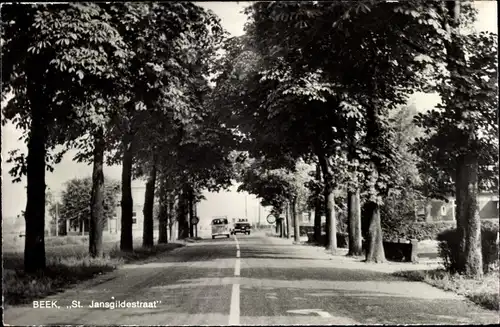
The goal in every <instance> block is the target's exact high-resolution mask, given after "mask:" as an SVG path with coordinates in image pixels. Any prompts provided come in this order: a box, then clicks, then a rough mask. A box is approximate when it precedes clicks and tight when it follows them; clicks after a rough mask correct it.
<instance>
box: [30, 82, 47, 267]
mask: <svg viewBox="0 0 500 327" xmlns="http://www.w3.org/2000/svg"><path fill="white" fill-rule="evenodd" d="M30 89H31V87H30ZM30 99H35V98H34V97H32V96H31V95H30ZM44 111H45V110H43V108H41V107H37V108H32V109H31V112H32V114H31V126H30V135H29V139H28V157H27V159H26V161H27V162H26V163H27V171H26V177H27V199H26V210H25V214H24V218H25V220H26V233H25V243H24V271H25V272H26V273H32V272H35V271H38V270H42V269H45V266H46V262H45V187H46V186H45V155H46V148H45V143H46V141H47V135H46V130H45V128H46V127H45V124H44Z"/></svg>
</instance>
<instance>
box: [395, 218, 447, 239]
mask: <svg viewBox="0 0 500 327" xmlns="http://www.w3.org/2000/svg"><path fill="white" fill-rule="evenodd" d="M455 227H456V223H455V222H454V221H440V222H436V223H425V222H415V223H413V224H410V225H408V226H406V228H405V229H404V230H403V236H402V237H401V238H407V239H417V240H419V241H423V240H435V239H436V238H437V236H438V235H439V234H440V233H442V232H444V231H446V230H449V229H452V228H455Z"/></svg>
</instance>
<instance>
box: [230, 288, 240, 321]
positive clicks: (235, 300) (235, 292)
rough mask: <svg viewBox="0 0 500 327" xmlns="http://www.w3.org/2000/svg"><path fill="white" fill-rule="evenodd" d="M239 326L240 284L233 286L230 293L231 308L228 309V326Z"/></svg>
mask: <svg viewBox="0 0 500 327" xmlns="http://www.w3.org/2000/svg"><path fill="white" fill-rule="evenodd" d="M239 324H240V284H233V289H232V291H231V308H230V309H229V325H232V326H234V325H239Z"/></svg>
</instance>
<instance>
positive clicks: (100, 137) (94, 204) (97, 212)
mask: <svg viewBox="0 0 500 327" xmlns="http://www.w3.org/2000/svg"><path fill="white" fill-rule="evenodd" d="M104 147H105V143H104V131H103V129H102V128H99V129H98V130H97V131H96V133H95V134H94V168H93V171H92V195H91V200H90V201H91V204H90V226H89V254H90V256H91V257H93V258H96V257H102V255H103V248H102V231H103V228H104V219H105V218H104V173H103V167H104Z"/></svg>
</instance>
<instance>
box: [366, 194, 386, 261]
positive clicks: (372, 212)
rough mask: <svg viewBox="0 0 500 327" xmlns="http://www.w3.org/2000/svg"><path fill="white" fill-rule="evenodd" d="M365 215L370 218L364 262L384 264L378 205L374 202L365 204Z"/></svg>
mask: <svg viewBox="0 0 500 327" xmlns="http://www.w3.org/2000/svg"><path fill="white" fill-rule="evenodd" d="M367 214H368V215H369V217H370V225H369V227H368V239H367V245H368V249H367V251H366V262H376V263H381V262H385V253H384V244H383V237H382V226H381V225H380V210H379V205H378V204H377V203H375V202H369V203H368V204H367Z"/></svg>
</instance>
